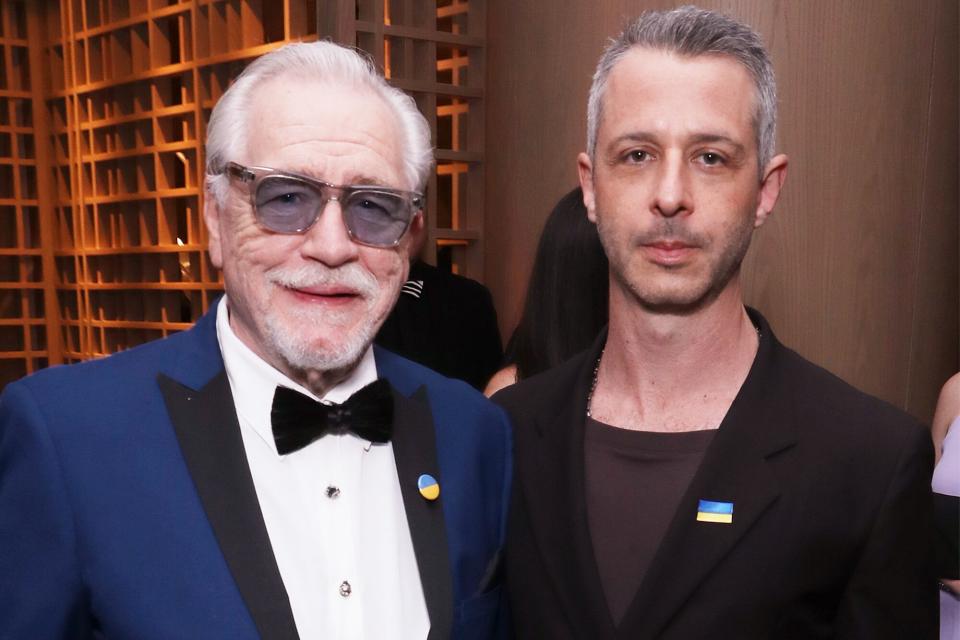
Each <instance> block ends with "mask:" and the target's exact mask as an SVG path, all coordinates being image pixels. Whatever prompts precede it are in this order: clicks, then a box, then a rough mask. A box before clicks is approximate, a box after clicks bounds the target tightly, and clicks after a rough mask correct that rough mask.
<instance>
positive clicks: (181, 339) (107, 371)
mask: <svg viewBox="0 0 960 640" xmlns="http://www.w3.org/2000/svg"><path fill="white" fill-rule="evenodd" d="M187 339H188V337H187V332H180V333H176V334H174V335H172V336H168V337H166V338H162V339H159V340H153V341H150V342H146V343H144V344H141V345H138V346H136V347H131V348H130V349H126V350H124V351H120V352H118V353H114V354H111V355H108V356H104V357H100V358H96V359H93V360H86V361H84V362H77V363H74V364H63V365H54V366H52V367H48V368H46V369H42V370H40V371H37V372H36V373H33V374H31V375H29V376H27V377H25V378H22V379H20V380H19V381H17V382H14V383H12V384H13V385H24V386H27V387H29V388H30V389H32V390H34V391H35V392H38V393H44V392H50V393H57V394H63V393H65V392H69V391H70V390H76V389H78V388H79V389H84V390H94V389H100V390H103V391H106V392H109V393H111V394H114V395H115V394H117V392H118V388H128V387H131V386H136V385H140V384H148V385H150V387H151V388H152V386H153V383H154V381H155V380H156V377H157V374H158V373H160V372H162V371H164V370H165V369H167V368H169V367H170V366H172V365H173V364H174V363H175V361H176V358H177V354H178V353H179V352H180V350H181V347H182V346H184V345H185V341H186V340H187ZM85 392H88V393H89V391H85Z"/></svg>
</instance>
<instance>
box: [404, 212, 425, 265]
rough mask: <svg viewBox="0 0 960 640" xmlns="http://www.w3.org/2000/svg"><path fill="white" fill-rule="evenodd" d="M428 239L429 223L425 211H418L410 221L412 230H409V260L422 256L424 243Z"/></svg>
mask: <svg viewBox="0 0 960 640" xmlns="http://www.w3.org/2000/svg"><path fill="white" fill-rule="evenodd" d="M426 239H427V223H426V220H425V219H424V215H423V209H421V210H420V211H417V212H416V213H415V214H414V215H413V220H411V221H410V228H409V229H407V242H406V250H407V258H408V259H409V260H413V259H414V258H416V257H417V256H419V255H420V251H421V250H422V249H423V243H424V241H425V240H426Z"/></svg>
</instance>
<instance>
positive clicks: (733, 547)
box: [494, 311, 937, 640]
mask: <svg viewBox="0 0 960 640" xmlns="http://www.w3.org/2000/svg"><path fill="white" fill-rule="evenodd" d="M751 316H752V318H753V320H754V322H755V323H756V324H757V325H758V327H759V328H760V331H761V337H760V346H759V350H758V352H757V355H756V358H755V361H754V363H753V366H752V368H751V370H750V373H749V375H748V376H747V379H746V381H745V382H744V384H743V387H742V388H741V390H740V392H739V394H738V395H737V397H736V399H735V400H734V402H733V404H732V405H731V407H730V409H729V411H728V413H727V415H726V416H725V418H724V420H723V422H722V423H721V425H720V428H719V430H718V432H717V434H716V436H715V438H714V440H713V442H712V444H711V445H710V448H709V449H708V450H707V452H706V455H705V457H704V459H703V462H702V464H701V466H700V468H699V470H698V471H697V473H696V475H695V476H694V479H693V480H692V482H691V484H690V486H689V488H688V489H687V491H686V493H685V495H684V496H683V498H682V499H681V501H680V504H679V506H678V508H677V511H676V513H675V515H674V517H673V520H672V522H671V524H670V525H669V528H668V531H667V533H666V536H665V538H664V540H663V541H662V543H661V545H660V548H659V549H658V552H657V554H656V556H655V557H654V559H653V561H652V564H651V566H650V568H649V570H648V573H647V575H646V578H645V580H644V582H643V583H642V584H641V586H640V589H639V591H638V593H637V594H636V596H635V599H634V601H633V603H632V604H631V605H630V607H629V609H628V611H627V613H626V615H625V617H624V619H623V620H622V622H621V624H620V626H619V628H615V627H614V625H613V622H612V620H611V616H610V614H609V610H608V608H607V604H606V600H605V598H604V593H603V588H602V586H601V583H600V577H599V574H598V570H597V567H596V562H595V560H594V555H593V547H592V543H591V540H590V531H589V527H588V524H587V512H586V501H585V497H584V454H583V434H584V415H585V411H586V397H587V392H588V389H589V386H590V383H591V380H592V372H593V367H594V364H595V362H596V361H597V358H598V356H599V353H600V349H601V348H602V345H603V342H604V340H605V336H601V337H600V338H599V340H598V342H597V344H596V345H595V346H594V348H593V349H591V350H590V351H588V352H584V353H583V354H581V355H579V356H577V357H575V358H574V359H573V360H571V361H569V362H567V363H566V364H564V365H561V366H560V367H558V368H556V369H553V370H551V371H548V372H546V373H544V374H541V375H539V376H535V377H533V378H530V379H528V380H526V381H524V382H521V383H519V384H517V385H514V386H513V387H508V388H507V389H505V390H504V391H502V392H501V393H499V394H498V395H497V396H495V398H494V399H495V400H496V401H498V402H499V403H500V404H502V405H503V406H504V407H506V408H507V410H508V411H509V413H510V414H511V416H512V418H513V422H514V428H515V436H514V446H515V453H514V455H515V460H516V465H517V472H516V482H515V483H514V493H513V501H512V506H511V519H510V525H509V531H508V537H507V583H508V590H509V598H510V601H511V608H512V611H513V617H514V625H515V629H516V631H517V635H518V637H520V638H550V639H554V638H555V639H573V638H576V639H578V640H579V639H590V640H593V639H606V638H624V639H625V638H630V639H645V638H662V639H664V640H667V639H676V640H694V639H697V638H711V639H718V638H719V639H736V640H742V639H753V638H770V639H775V640H788V639H792V638H797V639H799V638H803V639H804V640H811V639H816V638H850V639H852V638H860V639H864V640H882V639H885V638H890V639H894V638H896V639H898V640H906V639H909V640H917V639H925V638H931V639H933V638H935V637H936V634H937V630H936V621H937V613H936V607H937V592H936V583H935V576H934V571H933V570H932V568H931V560H932V558H931V554H930V549H931V539H932V532H931V520H932V517H931V512H932V505H931V494H930V489H929V486H930V476H931V473H932V466H933V452H932V447H931V444H930V439H929V435H928V433H927V432H926V430H925V429H924V428H922V426H921V425H919V424H918V423H917V422H916V421H914V420H913V419H911V418H910V417H908V416H907V415H905V414H904V413H902V412H900V411H899V410H897V409H895V408H893V407H891V406H889V405H887V404H885V403H882V402H880V401H879V400H877V399H875V398H872V397H870V396H867V395H865V394H863V393H861V392H859V391H857V390H855V389H853V388H852V387H850V386H849V385H847V384H846V383H844V382H843V381H841V380H839V379H838V378H836V377H834V376H833V375H831V374H830V373H828V372H827V371H825V370H823V369H821V368H819V367H817V366H815V365H813V364H811V363H809V362H807V361H806V360H804V359H803V358H801V357H800V356H799V355H797V354H796V353H794V352H793V351H791V350H789V349H787V348H785V347H783V346H782V345H781V344H780V343H779V342H778V341H777V339H776V338H775V337H774V335H773V333H772V332H771V330H770V327H769V326H768V325H767V323H766V322H765V321H764V320H763V318H762V317H760V316H759V314H756V313H755V312H752V311H751ZM701 499H705V500H712V501H722V502H732V503H734V515H733V522H732V524H723V523H712V522H698V521H697V519H696V515H697V507H698V502H699V500H701ZM624 508H625V509H628V508H629V505H624Z"/></svg>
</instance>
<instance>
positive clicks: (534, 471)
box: [514, 336, 614, 639]
mask: <svg viewBox="0 0 960 640" xmlns="http://www.w3.org/2000/svg"><path fill="white" fill-rule="evenodd" d="M604 337H605V336H604ZM602 346H603V341H602V340H598V344H597V345H596V349H595V350H594V351H592V352H591V354H590V355H589V356H587V357H586V358H585V359H584V364H583V366H582V367H581V369H580V371H578V372H577V374H576V378H575V382H574V384H573V385H572V388H571V386H569V385H567V384H558V385H557V386H556V390H557V396H556V398H555V402H554V403H545V404H546V406H555V407H557V408H558V411H557V412H556V413H555V414H543V415H541V416H540V417H539V418H538V421H539V422H538V425H537V431H538V436H539V437H538V438H537V440H536V442H533V443H532V444H531V445H529V446H530V447H531V450H530V452H529V453H528V454H527V456H529V457H528V459H529V460H530V461H531V462H532V464H528V465H526V466H523V465H521V466H519V467H518V469H517V473H518V475H519V476H520V484H521V495H522V499H523V501H524V505H525V507H526V511H527V513H528V514H529V517H530V523H531V527H532V529H533V534H534V536H535V538H536V540H537V546H538V547H539V548H540V549H541V550H542V551H543V553H542V555H541V559H542V560H543V563H544V565H545V566H546V568H547V572H548V573H549V574H550V576H551V577H552V579H553V582H554V585H553V586H554V588H555V589H556V590H557V593H558V594H559V596H560V599H561V602H562V604H563V607H564V610H565V611H564V614H563V615H565V616H567V617H568V618H569V619H570V620H571V621H572V623H573V626H574V627H575V628H576V630H577V637H584V638H587V637H589V638H593V639H600V638H608V637H612V635H613V632H614V625H613V619H612V618H611V616H610V609H609V607H608V606H607V601H606V598H605V596H604V591H603V586H602V583H601V581H600V571H599V569H598V568H597V561H596V556H595V555H594V553H593V541H592V539H591V537H590V529H589V524H588V520H587V499H586V473H585V464H584V453H583V438H584V431H585V428H586V411H587V395H588V393H589V391H590V386H591V384H592V382H593V368H594V365H595V363H596V359H597V357H599V353H600V349H601V348H602ZM514 615H517V612H514Z"/></svg>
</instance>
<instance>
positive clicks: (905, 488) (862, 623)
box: [837, 428, 938, 640]
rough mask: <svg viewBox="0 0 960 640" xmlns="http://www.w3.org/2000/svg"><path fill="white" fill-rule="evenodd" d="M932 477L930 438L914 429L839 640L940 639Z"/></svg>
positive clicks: (844, 608)
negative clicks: (934, 553)
mask: <svg viewBox="0 0 960 640" xmlns="http://www.w3.org/2000/svg"><path fill="white" fill-rule="evenodd" d="M932 472H933V450H932V445H931V443H930V437H929V434H928V433H927V432H926V431H925V430H923V429H921V428H914V429H912V436H911V438H910V439H909V441H908V442H907V443H905V445H904V448H903V452H902V453H901V455H900V459H899V461H898V464H897V467H896V471H895V473H894V475H893V477H892V479H891V481H890V483H889V485H888V487H887V488H886V492H885V496H884V500H883V503H882V505H881V507H880V511H879V513H878V516H877V519H876V521H875V523H874V526H873V528H872V531H871V534H870V536H869V538H868V539H867V541H866V544H865V546H864V549H863V552H862V555H861V557H860V560H859V562H858V564H857V567H856V570H855V571H854V573H853V575H852V577H851V579H850V582H849V583H848V585H847V589H846V591H845V593H844V597H843V599H842V601H841V603H840V609H839V615H838V625H837V629H838V634H837V638H838V640H854V639H862V638H871V640H880V639H885V638H889V639H891V640H893V639H898V638H911V639H914V640H925V639H927V638H929V639H930V640H935V639H936V638H937V635H938V629H937V608H938V603H937V587H936V575H935V574H936V571H935V570H934V568H933V553H932V549H933V538H934V536H933V501H932V493H931V491H930V477H931V474H932Z"/></svg>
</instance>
